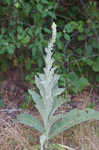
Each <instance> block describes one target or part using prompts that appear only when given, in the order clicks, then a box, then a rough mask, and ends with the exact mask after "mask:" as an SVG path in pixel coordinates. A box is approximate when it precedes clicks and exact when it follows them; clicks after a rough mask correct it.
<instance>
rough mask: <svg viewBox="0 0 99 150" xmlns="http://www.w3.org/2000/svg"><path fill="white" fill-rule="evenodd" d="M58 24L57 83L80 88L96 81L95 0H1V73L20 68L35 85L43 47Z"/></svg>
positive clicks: (98, 15) (98, 36)
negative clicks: (58, 80)
mask: <svg viewBox="0 0 99 150" xmlns="http://www.w3.org/2000/svg"><path fill="white" fill-rule="evenodd" d="M53 21H55V22H56V24H57V27H58V33H57V41H56V46H55V48H56V50H55V54H54V57H55V64H54V65H56V66H58V69H57V72H58V73H59V74H60V75H61V78H60V86H66V87H67V88H68V90H69V92H73V93H77V92H80V91H81V90H82V89H83V88H85V87H86V86H89V85H90V86H92V85H93V83H94V85H97V83H99V2H98V1H93V0H89V1H88V0H74V1H72V0H53V1H52V0H13V1H12V0H2V1H0V68H1V69H0V72H1V73H2V72H7V70H8V69H9V68H12V67H13V68H14V67H16V68H20V69H21V71H23V73H24V78H25V80H26V81H27V82H29V83H30V84H33V83H34V75H35V74H37V72H40V71H41V68H42V67H43V65H44V64H43V53H44V51H43V50H44V48H45V47H46V45H47V44H48V40H49V38H50V35H51V31H50V26H51V24H52V22H53Z"/></svg>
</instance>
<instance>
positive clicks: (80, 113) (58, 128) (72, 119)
mask: <svg viewBox="0 0 99 150" xmlns="http://www.w3.org/2000/svg"><path fill="white" fill-rule="evenodd" d="M89 120H99V112H97V111H95V110H93V109H90V108H87V109H85V110H77V109H74V110H72V111H70V112H69V113H66V114H64V116H63V118H62V119H61V120H59V121H57V122H56V123H55V125H54V126H53V128H52V130H51V135H50V138H52V137H54V136H56V135H57V134H59V133H60V132H62V131H64V130H67V129H69V128H71V127H73V126H75V125H77V124H80V123H82V122H85V121H89Z"/></svg>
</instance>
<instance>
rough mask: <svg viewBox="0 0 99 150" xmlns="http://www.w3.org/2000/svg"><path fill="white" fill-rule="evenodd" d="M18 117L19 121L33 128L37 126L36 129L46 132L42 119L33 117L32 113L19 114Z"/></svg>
mask: <svg viewBox="0 0 99 150" xmlns="http://www.w3.org/2000/svg"><path fill="white" fill-rule="evenodd" d="M17 119H18V121H20V123H23V124H25V125H28V126H30V127H32V128H35V129H36V130H38V131H40V132H41V133H44V131H45V129H44V127H43V124H42V123H41V121H40V120H38V119H36V118H35V117H33V116H32V115H30V114H20V115H18V116H17Z"/></svg>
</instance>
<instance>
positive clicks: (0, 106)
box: [0, 99, 4, 108]
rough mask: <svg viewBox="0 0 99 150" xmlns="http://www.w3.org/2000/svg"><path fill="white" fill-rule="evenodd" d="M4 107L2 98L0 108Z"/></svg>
mask: <svg viewBox="0 0 99 150" xmlns="http://www.w3.org/2000/svg"><path fill="white" fill-rule="evenodd" d="M2 107H4V104H3V102H2V100H1V99H0V108H2Z"/></svg>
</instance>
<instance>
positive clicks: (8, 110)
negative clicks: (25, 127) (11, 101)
mask: <svg viewBox="0 0 99 150" xmlns="http://www.w3.org/2000/svg"><path fill="white" fill-rule="evenodd" d="M15 111H22V109H17V108H13V109H1V110H0V112H7V113H9V114H10V113H12V112H15Z"/></svg>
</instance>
